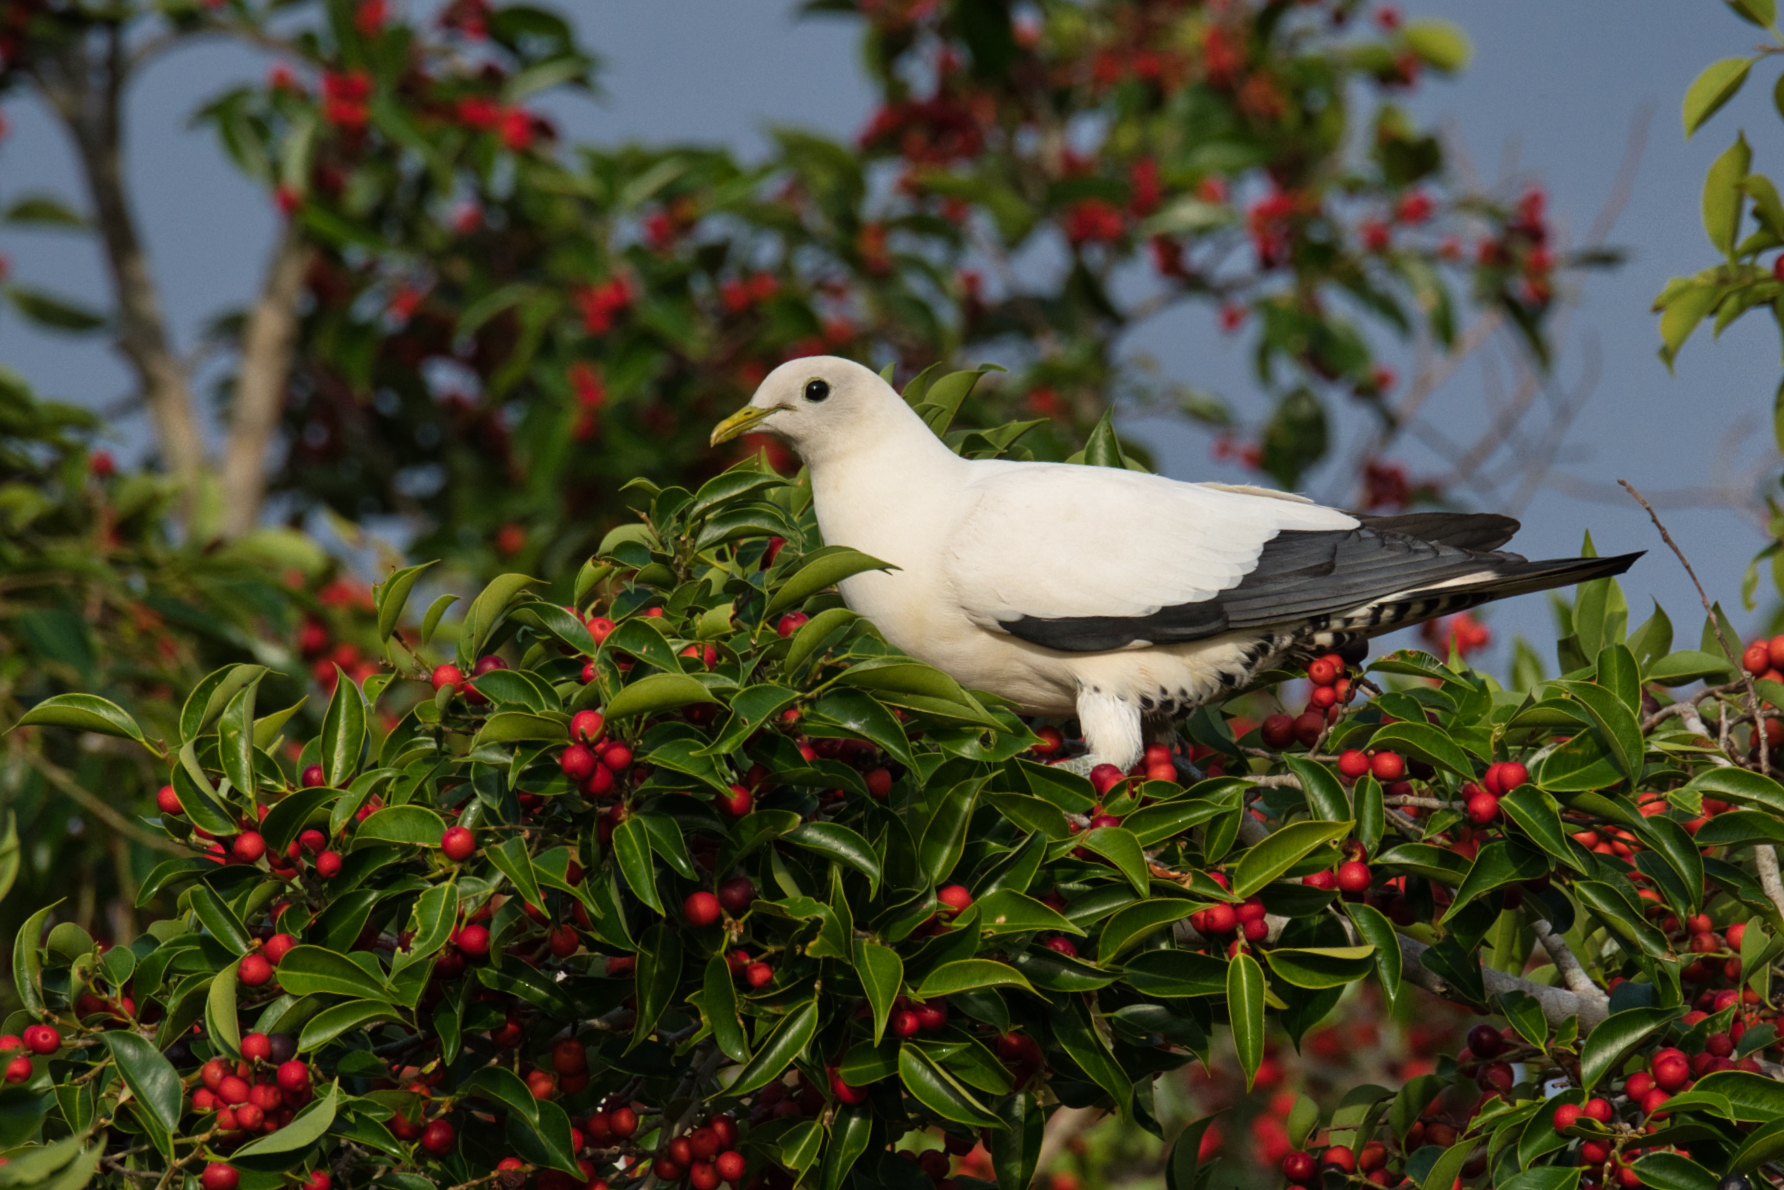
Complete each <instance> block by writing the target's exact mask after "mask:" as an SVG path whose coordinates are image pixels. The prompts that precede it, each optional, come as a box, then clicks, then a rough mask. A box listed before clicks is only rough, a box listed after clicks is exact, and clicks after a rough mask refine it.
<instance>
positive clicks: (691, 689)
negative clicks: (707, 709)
mask: <svg viewBox="0 0 1784 1190" xmlns="http://www.w3.org/2000/svg"><path fill="white" fill-rule="evenodd" d="M718 701H719V700H718V699H716V698H714V697H713V695H712V692H711V691H710V690H708V689H707V688H706V687H705V686H703V685H701V684H700V683H699V682H698V681H696V680H695V679H693V678H691V677H689V676H688V675H687V674H679V673H660V674H650V675H648V676H646V677H642V678H639V679H638V680H637V681H636V682H633V683H632V684H631V685H629V686H627V687H625V688H624V689H623V690H621V691H620V692H619V693H618V694H615V695H614V696H613V698H612V700H611V701H610V702H608V704H607V718H608V720H609V721H610V722H614V721H618V720H621V719H630V718H632V717H634V716H637V715H655V714H657V713H658V712H661V711H670V710H674V709H675V708H676V707H685V706H687V705H688V704H690V703H702V702H705V703H716V702H718Z"/></svg>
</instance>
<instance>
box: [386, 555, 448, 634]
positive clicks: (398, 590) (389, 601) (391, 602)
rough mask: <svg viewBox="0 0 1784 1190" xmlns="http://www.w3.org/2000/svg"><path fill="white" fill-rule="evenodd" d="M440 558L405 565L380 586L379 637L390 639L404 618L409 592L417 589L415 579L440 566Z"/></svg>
mask: <svg viewBox="0 0 1784 1190" xmlns="http://www.w3.org/2000/svg"><path fill="white" fill-rule="evenodd" d="M439 564H440V563H439V559H437V558H436V559H435V560H434V561H432V562H423V563H421V564H420V565H418V566H405V567H403V568H402V569H401V570H399V571H397V572H396V573H395V574H393V575H391V576H390V577H389V578H387V579H385V580H384V582H383V584H382V585H381V586H379V588H378V639H379V640H389V639H390V634H391V633H393V632H395V631H396V626H397V622H398V621H399V620H401V619H402V618H403V608H404V607H406V606H407V605H408V602H409V592H410V591H413V590H414V589H415V580H416V579H418V578H420V577H421V576H422V575H423V574H425V573H426V572H427V571H428V570H429V569H430V568H432V567H434V566H438V565H439Z"/></svg>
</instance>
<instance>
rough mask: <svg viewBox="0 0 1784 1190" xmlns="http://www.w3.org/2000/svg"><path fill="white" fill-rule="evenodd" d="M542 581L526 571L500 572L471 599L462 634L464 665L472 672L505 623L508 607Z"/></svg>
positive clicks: (461, 662)
mask: <svg viewBox="0 0 1784 1190" xmlns="http://www.w3.org/2000/svg"><path fill="white" fill-rule="evenodd" d="M538 581H539V580H538V579H536V578H529V577H528V576H526V575H524V574H498V575H497V576H496V577H495V578H493V579H491V580H489V585H488V586H486V587H484V588H483V590H481V591H479V592H478V593H477V598H475V599H473V600H471V606H470V608H469V609H468V610H467V611H466V612H465V624H464V632H463V634H462V635H461V636H460V637H459V643H458V649H459V653H458V655H459V661H460V668H462V669H464V670H465V672H467V673H469V672H470V670H471V667H472V666H473V665H475V664H476V662H477V660H478V658H480V657H482V656H483V646H485V645H487V644H488V643H489V639H490V637H492V636H494V635H495V632H496V629H497V628H498V627H500V626H501V623H502V618H503V616H504V615H506V614H507V611H508V607H509V605H510V604H512V603H513V602H514V600H515V598H516V597H517V596H519V594H520V593H521V592H522V591H524V590H525V589H526V588H528V587H530V586H532V585H533V584H534V583H536V582H538Z"/></svg>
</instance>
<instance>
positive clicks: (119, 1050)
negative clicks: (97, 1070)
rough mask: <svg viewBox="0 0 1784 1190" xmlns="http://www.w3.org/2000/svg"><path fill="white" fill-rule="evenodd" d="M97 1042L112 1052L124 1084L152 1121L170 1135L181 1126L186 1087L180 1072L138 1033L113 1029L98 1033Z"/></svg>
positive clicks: (153, 1044)
mask: <svg viewBox="0 0 1784 1190" xmlns="http://www.w3.org/2000/svg"><path fill="white" fill-rule="evenodd" d="M99 1037H100V1040H102V1041H104V1042H105V1046H106V1048H107V1049H109V1050H110V1051H111V1056H112V1060H113V1061H114V1062H116V1063H117V1064H118V1072H119V1073H120V1074H122V1075H123V1076H124V1084H125V1085H126V1086H128V1087H129V1088H130V1093H131V1094H132V1095H134V1096H135V1097H136V1099H137V1101H138V1102H139V1103H141V1104H142V1105H143V1106H144V1107H146V1108H147V1109H148V1110H149V1111H150V1112H151V1113H153V1115H154V1117H155V1120H156V1122H157V1123H159V1124H160V1125H161V1126H162V1127H163V1128H165V1129H167V1131H169V1132H175V1131H177V1130H178V1129H179V1126H180V1111H181V1108H182V1106H183V1104H182V1100H183V1098H184V1095H185V1088H183V1087H182V1086H181V1085H180V1074H179V1071H177V1070H175V1069H174V1068H173V1063H172V1062H169V1061H168V1060H167V1059H166V1058H164V1057H162V1056H161V1051H160V1050H158V1049H156V1048H155V1043H154V1042H152V1041H150V1040H149V1039H148V1038H147V1037H144V1036H143V1035H142V1034H140V1033H131V1032H129V1031H127V1030H123V1029H114V1030H110V1031H107V1032H105V1033H101V1034H100V1035H99Z"/></svg>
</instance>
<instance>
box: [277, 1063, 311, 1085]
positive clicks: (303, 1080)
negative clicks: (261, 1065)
mask: <svg viewBox="0 0 1784 1190" xmlns="http://www.w3.org/2000/svg"><path fill="white" fill-rule="evenodd" d="M278 1079H279V1087H280V1089H281V1090H286V1091H302V1090H305V1089H306V1088H308V1087H309V1085H310V1068H309V1066H308V1065H307V1064H305V1063H303V1062H300V1061H298V1060H297V1059H296V1058H293V1059H292V1060H291V1061H289V1062H282V1063H280V1064H279V1073H278Z"/></svg>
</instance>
